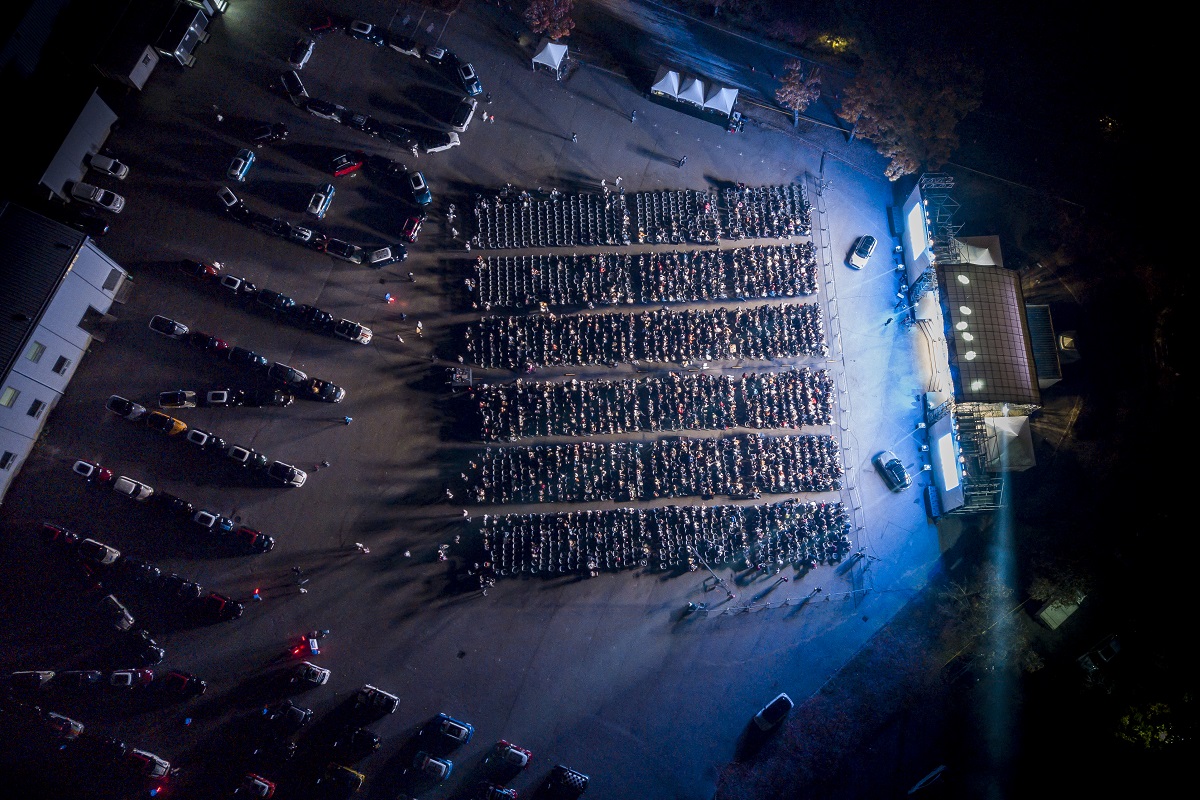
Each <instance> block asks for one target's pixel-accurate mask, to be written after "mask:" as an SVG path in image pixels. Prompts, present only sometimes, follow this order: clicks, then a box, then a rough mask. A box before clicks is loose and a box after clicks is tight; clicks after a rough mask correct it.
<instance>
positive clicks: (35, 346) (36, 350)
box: [25, 341, 46, 364]
mask: <svg viewBox="0 0 1200 800" xmlns="http://www.w3.org/2000/svg"><path fill="white" fill-rule="evenodd" d="M45 352H46V345H44V344H42V343H41V342H36V341H35V342H30V343H29V349H28V350H26V351H25V357H26V358H28V359H29V360H30V361H32V362H33V363H35V364H36V363H38V362H39V361H41V360H42V353H45Z"/></svg>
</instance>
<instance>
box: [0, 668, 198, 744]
mask: <svg viewBox="0 0 1200 800" xmlns="http://www.w3.org/2000/svg"><path fill="white" fill-rule="evenodd" d="M4 683H5V685H6V686H7V687H8V688H9V689H12V690H21V691H40V690H42V689H45V690H48V691H64V692H79V691H87V690H97V691H98V690H102V689H119V690H130V689H141V690H146V691H148V692H155V693H158V694H163V695H169V696H171V697H196V696H198V695H202V694H204V693H205V692H207V691H208V682H207V681H204V680H201V679H200V678H199V677H197V676H195V675H193V674H192V673H190V672H184V671H183V670H177V669H173V670H166V671H155V670H153V669H150V668H149V667H136V668H134V669H118V670H112V671H108V672H106V671H102V670H98V669H71V670H58V671H55V670H49V669H38V670H24V671H19V672H13V673H11V674H9V675H8V676H7V677H6V678H5V679H4ZM121 693H122V694H125V691H122V692H121ZM79 731H80V732H82V726H81V727H80V729H79Z"/></svg>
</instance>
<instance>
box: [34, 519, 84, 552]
mask: <svg viewBox="0 0 1200 800" xmlns="http://www.w3.org/2000/svg"><path fill="white" fill-rule="evenodd" d="M42 539H44V540H45V541H47V542H49V543H50V544H58V545H69V546H74V545H76V544H78V543H79V534H78V533H74V532H73V531H69V530H67V529H66V528H64V527H63V526H62V525H55V524H54V523H53V522H43V523H42Z"/></svg>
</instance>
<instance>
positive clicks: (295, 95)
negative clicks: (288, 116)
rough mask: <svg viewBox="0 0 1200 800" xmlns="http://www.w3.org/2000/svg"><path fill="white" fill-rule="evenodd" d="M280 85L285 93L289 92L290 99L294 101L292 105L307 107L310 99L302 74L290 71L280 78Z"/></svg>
mask: <svg viewBox="0 0 1200 800" xmlns="http://www.w3.org/2000/svg"><path fill="white" fill-rule="evenodd" d="M279 83H280V85H281V86H283V91H285V92H287V96H288V99H289V100H291V101H292V105H294V106H301V107H303V106H304V105H305V101H307V100H308V99H309V98H308V91H307V90H305V88H304V81H302V80H300V73H299V72H296V70H294V69H293V70H288V71H287V72H285V73H283V74H282V75H280V76H279Z"/></svg>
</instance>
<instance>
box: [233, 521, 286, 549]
mask: <svg viewBox="0 0 1200 800" xmlns="http://www.w3.org/2000/svg"><path fill="white" fill-rule="evenodd" d="M230 541H232V542H233V544H234V545H235V546H236V547H237V548H238V549H239V550H244V551H245V552H247V553H269V552H271V551H272V550H274V549H275V537H273V536H268V535H267V534H265V533H263V532H262V531H257V530H255V529H254V528H247V527H246V526H245V525H243V526H242V527H240V528H236V529H234V531H233V533H232V534H231V535H230Z"/></svg>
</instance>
